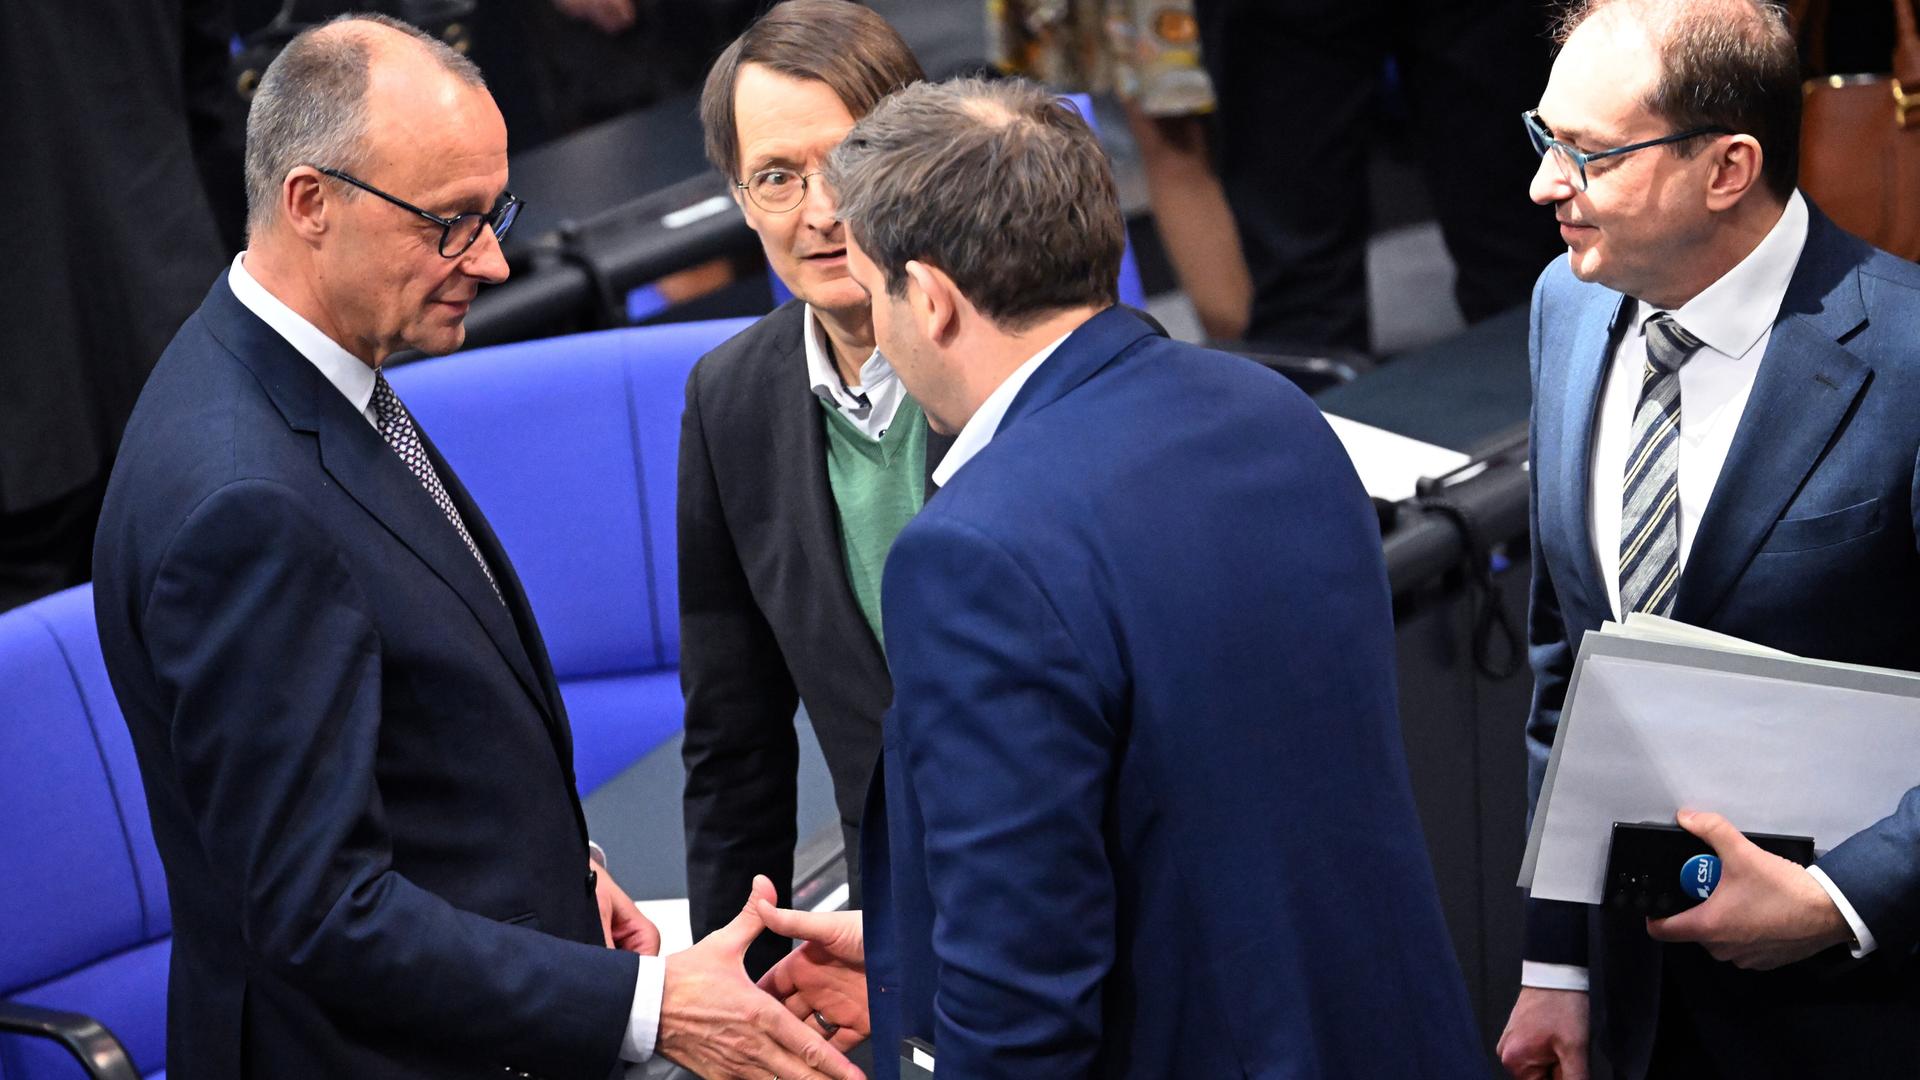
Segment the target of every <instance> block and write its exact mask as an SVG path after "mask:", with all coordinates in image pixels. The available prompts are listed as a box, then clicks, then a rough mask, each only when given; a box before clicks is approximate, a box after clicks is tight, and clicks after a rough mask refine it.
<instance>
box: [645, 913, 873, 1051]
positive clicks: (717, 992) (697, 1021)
mask: <svg viewBox="0 0 1920 1080" xmlns="http://www.w3.org/2000/svg"><path fill="white" fill-rule="evenodd" d="M773 900H774V891H773V885H772V884H771V883H770V882H768V881H767V880H766V879H765V878H756V879H755V880H754V888H753V895H752V896H751V897H749V898H748V900H747V906H746V907H745V908H743V909H742V910H741V912H740V914H739V915H737V916H735V917H734V920H733V921H732V922H730V923H728V924H727V925H725V926H723V927H721V928H720V929H718V930H715V931H714V932H713V933H711V934H709V935H707V936H706V937H705V938H704V939H702V940H701V941H700V942H699V943H698V944H696V945H694V946H693V947H692V948H690V949H688V950H686V951H685V952H680V953H675V954H674V955H672V956H669V957H667V961H666V962H667V976H666V985H665V988H664V989H663V991H662V995H661V1001H660V1033H659V1038H658V1039H657V1040H656V1043H655V1044H656V1046H657V1048H658V1049H659V1052H660V1053H661V1054H664V1055H665V1056H666V1057H668V1058H671V1059H672V1060H674V1061H676V1062H678V1063H680V1064H681V1065H684V1066H686V1067H687V1068H688V1069H691V1070H693V1071H694V1072H695V1073H697V1074H699V1075H700V1076H702V1077H705V1078H707V1080H767V1077H768V1076H769V1075H771V1076H775V1077H778V1078H779V1080H866V1078H865V1076H864V1075H863V1074H862V1073H861V1072H860V1070H859V1069H857V1068H855V1067H854V1065H853V1063H852V1062H850V1061H848V1060H847V1058H846V1055H845V1054H843V1053H841V1052H840V1051H839V1050H837V1049H835V1048H834V1047H832V1046H829V1045H828V1044H827V1042H826V1040H825V1039H824V1038H823V1037H822V1036H821V1034H820V1032H818V1031H815V1030H814V1029H813V1028H811V1027H809V1026H807V1025H806V1024H804V1023H802V1022H801V1021H800V1019H799V1018H798V1017H796V1016H794V1015H793V1014H792V1013H790V1012H788V1011H787V1010H786V1009H785V1008H783V1007H782V1006H781V1003H780V1002H778V1001H776V1000H774V999H773V998H772V997H769V996H768V995H767V994H766V993H765V992H763V991H762V990H761V989H760V988H759V987H756V986H755V985H753V982H752V980H750V979H748V978H747V970H746V966H745V958H746V954H747V946H748V945H751V944H753V939H754V938H755V937H757V936H759V934H760V931H761V929H762V923H761V920H760V915H759V914H758V908H759V905H761V904H763V903H764V904H765V905H767V906H769V907H771V906H772V904H773Z"/></svg>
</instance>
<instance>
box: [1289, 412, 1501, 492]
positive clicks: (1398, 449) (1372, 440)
mask: <svg viewBox="0 0 1920 1080" xmlns="http://www.w3.org/2000/svg"><path fill="white" fill-rule="evenodd" d="M1324 415H1325V416H1326V418H1327V423H1328V425H1330V426H1331V427H1332V428H1333V433H1334V434H1335V435H1337V436H1339V437H1340V445H1341V446H1344V447H1346V450H1347V456H1348V457H1350V458H1352V459H1353V469H1354V471H1355V472H1357V473H1359V474H1360V483H1361V484H1362V485H1364V486H1365V487H1366V489H1367V494H1369V495H1371V496H1373V497H1374V498H1376V499H1385V500H1387V501H1388V502H1402V501H1404V500H1407V499H1411V498H1413V486H1414V484H1416V483H1418V482H1419V481H1421V480H1423V479H1426V478H1427V477H1430V476H1444V475H1445V474H1447V473H1450V472H1452V471H1453V470H1455V469H1457V468H1459V467H1460V466H1462V465H1465V464H1466V463H1467V462H1469V461H1471V460H1472V459H1471V458H1469V457H1468V456H1467V455H1465V454H1463V453H1461V452H1459V451H1458V450H1449V449H1447V448H1446V447H1444V446H1435V445H1433V444H1432V443H1423V442H1421V441H1420V440H1419V439H1409V438H1407V437H1406V436H1405V435H1396V434H1394V433H1393V432H1391V431H1386V430H1383V429H1381V428H1377V427H1371V426H1369V425H1367V424H1363V423H1361V422H1360V421H1358V420H1349V419H1347V418H1346V417H1344V416H1335V415H1333V414H1332V413H1325V414H1324Z"/></svg>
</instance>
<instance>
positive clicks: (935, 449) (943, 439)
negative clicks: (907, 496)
mask: <svg viewBox="0 0 1920 1080" xmlns="http://www.w3.org/2000/svg"><path fill="white" fill-rule="evenodd" d="M921 423H924V424H926V425H927V498H929V499H931V498H933V496H934V493H935V492H938V491H939V490H940V485H938V484H936V483H934V482H933V470H935V469H937V468H939V467H940V463H941V462H942V461H944V460H946V457H947V451H949V450H951V449H953V436H951V435H942V434H940V433H939V432H937V431H935V430H933V423H932V422H931V421H927V420H922V421H921Z"/></svg>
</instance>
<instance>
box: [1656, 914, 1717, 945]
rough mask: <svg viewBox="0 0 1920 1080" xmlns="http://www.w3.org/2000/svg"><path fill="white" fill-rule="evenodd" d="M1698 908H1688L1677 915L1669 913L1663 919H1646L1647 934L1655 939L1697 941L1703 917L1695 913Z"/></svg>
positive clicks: (1701, 928)
mask: <svg viewBox="0 0 1920 1080" xmlns="http://www.w3.org/2000/svg"><path fill="white" fill-rule="evenodd" d="M1699 910H1700V909H1699V908H1697V907H1696V908H1689V909H1687V910H1686V911H1683V912H1681V913H1680V914H1678V915H1669V916H1667V917H1666V918H1664V919H1648V920H1647V936H1648V937H1650V938H1652V939H1653V940H1655V941H1699V940H1700V935H1701V934H1702V932H1703V931H1704V929H1705V928H1704V927H1703V926H1701V925H1700V924H1701V923H1702V922H1703V921H1704V919H1703V918H1702V917H1701V916H1699V915H1698V914H1697V912H1698V911H1699Z"/></svg>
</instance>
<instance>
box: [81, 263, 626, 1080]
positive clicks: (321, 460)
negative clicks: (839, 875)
mask: <svg viewBox="0 0 1920 1080" xmlns="http://www.w3.org/2000/svg"><path fill="white" fill-rule="evenodd" d="M428 451H429V454H430V456H431V457H432V459H433V465H434V467H435V469H437V470H438V471H439V474H440V477H441V480H442V481H443V483H444V484H445V485H446V488H447V492H448V494H449V495H450V496H451V497H452V499H453V501H454V504H455V505H456V506H457V507H458V508H459V511H460V513H461V515H462V517H463V518H464V519H465V521H466V524H467V527H468V529H469V530H470V531H471V533H472V535H473V539H474V542H475V543H476V544H477V545H478V546H479V549H480V551H481V552H482V553H483V555H484V556H485V557H486V559H487V562H488V565H489V566H490V567H491V568H492V570H493V573H494V576H495V578H496V579H497V580H498V581H499V584H500V590H501V592H502V593H503V594H504V595H505V598H506V602H505V603H504V604H502V602H501V600H500V599H498V598H496V597H495V595H494V593H493V591H492V590H491V589H490V588H489V587H488V585H487V582H486V579H485V577H484V576H483V575H482V573H481V571H480V568H479V566H478V565H477V564H476V563H475V562H474V560H473V556H472V555H471V554H470V553H469V552H468V551H467V549H466V547H465V546H464V545H463V544H462V543H461V541H460V538H459V536H458V534H457V533H456V532H455V531H454V529H453V527H452V525H451V524H450V523H449V522H448V521H447V519H446V517H445V516H444V515H443V514H442V513H441V512H440V510H439V508H438V507H436V506H435V505H434V503H433V501H432V499H431V498H430V497H429V496H428V495H427V493H426V491H425V489H424V488H423V487H422V486H421V484H420V482H419V481H418V480H417V479H416V478H415V477H414V476H413V474H412V473H411V472H409V471H408V469H407V467H406V466H405V465H404V464H403V463H402V462H401V460H400V458H399V456H398V455H397V454H395V453H394V452H393V450H392V449H390V448H389V447H388V446H387V444H386V443H385V442H384V441H383V440H382V439H381V437H380V435H379V433H378V432H376V431H375V430H374V429H373V427H372V425H370V424H368V423H367V421H366V418H365V417H364V416H362V415H360V414H359V413H357V412H356V411H355V410H354V408H353V406H352V405H351V404H349V403H348V402H347V400H346V399H345V398H344V397H343V396H342V395H341V394H340V393H339V392H338V391H337V390H336V389H335V388H334V387H333V386H332V385H331V384H330V383H328V382H327V381H326V380H325V378H324V377H323V376H321V375H320V373H319V371H318V370H317V369H316V368H314V367H313V365H312V364H310V363H309V362H308V361H307V360H306V359H304V358H303V357H301V356H300V355H299V354H298V353H297V352H296V351H295V350H294V349H293V347H292V346H291V345H289V344H288V343H287V342H286V341H285V340H284V339H282V338H281V337H280V336H279V335H277V334H276V333H274V332H273V331H272V330H271V329H270V328H268V327H267V325H266V324H265V323H263V322H261V321H260V320H259V319H258V318H257V317H255V316H254V315H253V314H252V313H251V312H249V311H248V310H246V308H244V307H243V306H242V305H241V304H240V303H239V301H238V300H236V299H235V298H234V296H233V293H232V291H231V290H230V289H229V288H228V286H227V282H226V278H225V276H224V275H222V277H221V278H220V280H219V281H218V282H217V283H216V284H215V285H214V287H213V290H212V292H211V293H209V294H208V296H207V299H206V301H205V303H203V304H202V305H201V307H200V310H199V311H198V312H197V313H195V314H194V315H193V317H191V318H190V319H189V320H188V321H187V323H186V325H185V326H184V327H182V329H181V331H180V334H179V336H178V337H176V338H175V339H174V341H173V344H172V345H170V346H169V347H168V349H167V351H166V353H165V354H164V355H163V356H162V357H161V359H160V362H159V364H158V366H157V367H156V368H155V369H154V373H153V377H152V378H151V380H149V382H148V383H147V386H146V389H145V390H144V391H143V392H142V394H141V397H140V401H139V404H138V406H137V407H136V408H135V410H134V414H133V418H132V420H131V421H130V422H129V425H128V429H127V436H126V441H125V443H124V445H123V450H122V453H121V454H120V457H119V462H118V464H117V466H116V467H115V469H114V473H113V478H112V480H111V482H110V484H109V487H108V492H107V499H106V508H105V511H104V513H103V514H102V517H101V522H100V531H99V536H98V540H97V545H96V547H97V554H96V561H95V579H96V580H95V591H94V603H95V609H96V613H97V617H98V620H99V629H100V642H101V647H102V649H103V651H104V652H105V655H106V662H107V671H108V674H109V676H110V677H111V678H112V681H113V687H114V693H115V695H116V696H117V697H118V699H119V702H120V707H121V710H122V711H123V712H124V713H125V715H126V721H127V726H128V727H129V728H130V729H131V731H132V735H133V744H134V749H135V752H136V753H137V754H138V756H139V760H140V770H141V775H142V779H143V780H144V782H145V785H146V792H147V804H148V807H149V809H150V810H151V812H152V815H153V832H154V838H155V840H156V841H157V843H158V845H159V848H160V855H161V858H162V860H163V861H164V863H165V865H166V869H167V886H168V893H169V896H170V898H171V901H172V908H173V931H174V939H173V974H172V981H171V985H170V990H169V994H168V1018H167V1019H168V1048H167V1055H168V1061H167V1065H168V1071H169V1073H170V1074H171V1075H173V1076H178V1077H188V1078H198V1077H209V1078H231V1077H240V1076H259V1077H276V1078H278V1077H298V1076H314V1077H329V1078H331V1077H346V1076H352V1077H405V1078H416V1077H453V1076H475V1075H487V1074H489V1073H496V1074H497V1073H498V1072H499V1070H500V1069H501V1067H502V1066H511V1067H514V1068H518V1069H525V1070H529V1071H532V1072H534V1073H537V1074H541V1075H545V1076H550V1077H561V1076H577V1077H605V1076H607V1075H608V1073H609V1072H610V1071H611V1070H612V1069H613V1067H614V1064H615V1058H616V1055H617V1053H618V1050H619V1046H620V1043H621V1039H622V1037H623V1035H624V1033H625V1030H626V1026H627V1019H628V1012H629V1010H630V1008H631V1004H632V1000H633V994H634V984H635V977H636V974H637V971H636V964H637V960H636V958H635V957H634V956H632V955H630V954H626V953H620V952H616V951H613V950H609V949H606V948H603V947H601V945H600V944H599V942H600V940H601V939H600V930H599V922H598V918H597V915H596V912H595V908H594V903H593V898H592V895H591V893H590V892H589V886H588V885H587V874H586V867H587V848H586V833H585V823H584V819H583V818H582V816H581V813H580V805H579V801H578V800H577V798H576V797H575V795H574V778H573V766H572V745H571V740H570V736H569V734H568V729H567V717H566V711H565V709H564V708H563V707H562V705H561V702H560V695H559V692H558V689H557V687H556V686H555V683H554V679H553V673H552V670H551V668H550V666H549V664H548V661H547V655H546V649H545V647H544V646H543V645H542V644H541V640H540V633H539V630H538V629H537V628H536V627H535V626H534V622H533V615H532V612H531V611H530V610H529V609H528V607H527V601H526V596H525V594H524V593H523V592H522V591H521V588H520V584H519V579H518V578H517V577H516V576H515V574H514V572H513V565H512V563H511V562H509V561H508V559H507V554H506V552H505V551H504V550H502V549H501V547H500V543H499V541H498V540H497V539H496V538H495V537H494V534H493V531H492V530H491V529H490V528H488V526H487V522H486V518H485V517H483V516H482V515H481V513H480V509H479V507H477V506H475V505H474V503H473V500H472V499H471V498H469V497H468V495H467V493H466V491H465V489H464V488H462V487H461V485H460V482H459V480H458V478H457V477H455V476H454V474H453V471H452V470H451V469H449V468H448V467H447V464H446V462H445V461H444V460H442V459H441V458H440V457H439V455H438V453H437V452H435V451H433V450H432V447H431V444H429V445H428Z"/></svg>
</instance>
